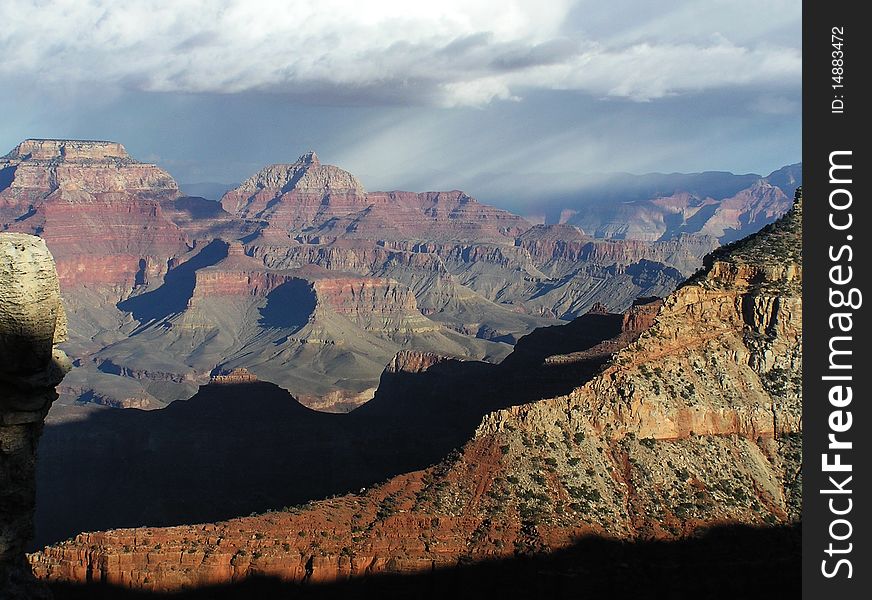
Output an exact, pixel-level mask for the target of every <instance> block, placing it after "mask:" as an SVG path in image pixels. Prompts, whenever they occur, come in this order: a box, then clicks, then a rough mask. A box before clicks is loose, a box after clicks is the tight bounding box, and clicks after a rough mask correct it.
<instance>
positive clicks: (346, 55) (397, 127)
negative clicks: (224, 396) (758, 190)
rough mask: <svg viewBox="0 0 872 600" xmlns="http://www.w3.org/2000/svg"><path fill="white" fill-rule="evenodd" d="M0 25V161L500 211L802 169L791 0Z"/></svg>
mask: <svg viewBox="0 0 872 600" xmlns="http://www.w3.org/2000/svg"><path fill="white" fill-rule="evenodd" d="M0 23H2V24H3V26H2V27H0V77H2V78H3V82H4V86H3V92H4V93H2V94H0V148H2V151H5V150H6V149H11V148H12V147H13V146H14V145H15V144H16V143H18V142H19V141H20V140H21V139H24V138H27V137H74V138H92V139H111V140H116V141H120V142H122V143H124V144H125V145H126V146H127V148H128V150H130V152H131V153H132V154H133V155H134V156H135V157H136V158H139V159H141V160H148V161H152V162H157V163H158V164H160V165H161V166H163V167H165V168H166V169H168V170H169V171H170V172H171V173H172V174H173V175H174V176H175V177H176V179H177V180H179V181H181V182H202V181H215V182H236V181H240V180H242V179H244V178H245V177H247V176H248V175H249V174H251V173H252V172H253V171H256V170H257V169H258V168H260V167H262V166H263V165H264V164H268V163H273V162H291V161H293V159H295V158H296V157H297V156H298V155H299V154H301V153H303V152H305V151H306V150H309V149H314V150H316V151H317V152H318V153H319V155H320V156H321V159H322V161H324V162H329V163H333V164H338V165H340V166H342V167H344V168H347V169H348V170H350V171H352V172H353V173H355V174H356V175H357V176H358V177H360V179H361V180H362V181H363V183H364V185H365V186H366V187H367V188H368V189H372V190H375V189H385V188H391V189H395V188H404V189H414V190H424V189H445V188H462V189H465V190H466V191H468V192H470V193H471V194H473V195H475V196H477V197H479V198H480V199H482V200H487V201H490V202H495V203H504V204H516V203H517V202H521V201H524V200H525V199H531V198H534V197H535V196H537V195H540V194H549V193H554V192H566V191H567V190H569V191H571V190H572V189H573V188H575V187H577V186H582V185H584V182H585V181H586V179H587V178H588V177H589V174H591V173H598V172H611V171H626V172H633V173H645V172H652V171H659V172H674V171H684V172H690V171H701V170H729V171H734V172H743V173H747V172H755V173H764V174H765V173H768V172H769V171H771V170H774V169H776V168H778V167H780V166H782V165H784V164H788V163H792V162H797V161H798V160H799V158H800V146H801V97H800V91H801V48H800V37H801V35H800V29H801V2H799V0H792V1H787V0H785V1H782V0H706V1H699V0H687V1H682V0H674V1H671V0H662V1H658V2H651V1H649V0H608V1H606V2H604V1H603V0H575V1H572V0H529V1H528V0H497V1H490V0H488V1H485V0H440V1H439V2H429V1H421V2H417V1H411V0H379V1H370V2H363V1H360V0H357V1H355V0H316V1H312V0H307V1H296V0H261V1H259V2H252V1H251V0H125V1H124V2H121V1H117V0H116V1H112V0H55V1H50V0H18V1H17V2H3V3H0ZM2 151H0V153H2Z"/></svg>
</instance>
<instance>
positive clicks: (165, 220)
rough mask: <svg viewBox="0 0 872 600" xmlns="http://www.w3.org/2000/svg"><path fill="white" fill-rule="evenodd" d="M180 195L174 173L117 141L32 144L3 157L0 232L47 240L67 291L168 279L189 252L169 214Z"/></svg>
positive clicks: (127, 286) (38, 141)
mask: <svg viewBox="0 0 872 600" xmlns="http://www.w3.org/2000/svg"><path fill="white" fill-rule="evenodd" d="M180 196H181V193H180V192H179V188H178V185H177V184H176V182H175V180H173V178H172V177H171V176H170V174H169V173H167V172H166V171H164V170H163V169H160V168H159V167H157V166H155V165H152V164H148V163H141V162H138V161H136V160H134V159H133V158H131V157H130V155H129V154H128V153H127V150H125V148H124V146H122V145H121V144H119V143H117V142H109V141H89V140H41V139H28V140H24V141H23V142H21V143H20V144H18V146H16V147H15V148H14V149H13V150H12V151H11V152H9V153H8V154H7V155H6V156H5V157H3V158H2V159H0V230H6V231H17V232H22V233H29V234H35V235H39V236H40V237H41V238H43V239H45V240H46V243H47V244H48V246H49V248H51V251H52V253H53V254H54V257H55V260H56V261H57V269H58V273H59V275H60V278H61V285H62V286H63V287H64V289H68V288H69V286H70V285H73V284H78V283H84V282H89V283H98V284H101V285H103V284H106V285H109V286H118V287H119V288H120V289H124V290H127V289H130V288H131V287H132V286H133V285H135V283H136V282H137V281H139V282H140V283H142V282H145V281H147V280H148V279H151V278H156V277H159V276H160V275H162V273H163V272H164V271H165V269H166V264H167V261H168V259H170V258H172V257H175V256H178V255H180V254H182V253H184V252H185V251H187V249H188V246H187V236H186V234H185V232H183V231H182V230H181V229H180V228H179V226H178V225H176V224H175V223H174V222H173V221H172V220H171V218H170V217H169V216H167V215H165V214H164V207H165V206H168V207H171V206H172V204H173V202H175V200H176V199H178V198H179V197H180ZM143 265H147V266H148V269H149V271H148V272H147V273H146V272H141V271H142V269H143ZM125 293H126V292H125Z"/></svg>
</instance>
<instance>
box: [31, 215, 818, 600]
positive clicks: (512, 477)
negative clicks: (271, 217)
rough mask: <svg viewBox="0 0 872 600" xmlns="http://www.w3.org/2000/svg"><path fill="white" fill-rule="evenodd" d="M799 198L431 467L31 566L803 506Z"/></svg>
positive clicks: (492, 536) (153, 575) (275, 563)
mask: <svg viewBox="0 0 872 600" xmlns="http://www.w3.org/2000/svg"><path fill="white" fill-rule="evenodd" d="M800 212H801V207H800V206H798V205H797V206H795V207H794V209H793V210H792V211H791V212H790V213H789V214H788V215H787V216H786V217H784V218H783V219H781V220H780V221H778V222H777V223H776V224H774V225H772V226H769V227H768V228H766V229H764V230H763V231H762V232H761V233H760V234H759V235H757V236H754V237H752V238H750V239H747V240H743V241H741V242H739V243H737V244H734V245H732V246H730V247H728V248H726V249H725V250H723V251H722V252H718V253H715V254H714V255H712V256H711V257H710V258H709V259H707V262H706V268H705V270H704V271H702V272H701V273H699V274H698V275H697V276H696V277H694V278H692V279H691V280H689V281H688V282H687V283H686V284H685V285H683V286H682V287H681V288H680V289H679V290H677V291H676V292H675V293H673V294H670V295H669V296H668V297H667V298H666V299H665V301H664V302H663V303H662V305H659V304H656V303H655V304H653V305H650V304H649V303H643V304H640V305H639V308H638V309H637V310H636V311H635V314H628V315H624V316H622V315H609V314H607V313H595V314H593V315H591V316H590V317H589V318H588V319H587V321H586V322H587V323H589V324H590V325H591V326H597V327H601V328H603V331H609V330H611V331H614V334H613V335H615V338H614V339H615V340H618V339H623V342H622V343H617V341H616V342H615V343H616V344H617V345H616V347H615V348H612V350H611V351H609V350H608V345H607V344H606V342H602V343H600V345H599V346H590V344H587V346H588V355H587V361H586V362H587V364H589V365H592V366H596V365H599V364H603V361H604V366H603V367H602V368H601V369H600V370H599V371H598V372H596V374H594V375H591V374H590V372H589V371H584V370H579V371H577V372H576V373H577V376H578V377H579V384H578V385H577V386H576V387H574V389H572V390H571V391H569V392H568V393H561V394H556V395H553V396H551V397H548V398H545V399H543V400H539V401H536V402H527V403H523V404H520V405H517V406H513V407H510V408H506V409H503V410H498V411H495V412H492V413H490V414H488V415H487V416H485V417H484V419H483V420H482V421H481V424H480V425H479V427H478V428H477V430H476V433H475V435H474V437H473V438H472V439H471V440H470V441H469V442H468V443H467V444H466V445H465V446H464V447H463V449H462V451H460V452H456V453H453V454H451V455H450V456H448V457H447V458H446V459H445V460H444V461H442V462H441V463H440V464H438V465H436V466H434V467H432V468H429V469H426V470H423V471H417V472H413V473H410V474H408V475H404V476H399V477H395V478H393V479H391V480H390V481H388V482H387V483H385V484H383V485H380V486H376V487H375V488H372V489H370V490H368V491H362V492H361V493H360V494H357V495H349V496H344V497H341V498H335V499H331V500H324V501H321V502H316V503H312V504H309V505H307V506H304V507H300V508H295V509H286V510H284V511H280V512H275V513H269V514H265V515H261V516H257V517H249V518H242V519H235V520H232V521H226V522H221V523H216V524H211V525H199V526H185V527H174V528H167V529H158V528H139V529H126V530H114V531H109V532H104V533H89V534H82V535H80V536H78V537H76V538H75V539H73V540H71V541H68V542H65V543H62V544H60V545H57V546H54V547H50V548H47V549H46V550H44V551H42V552H40V553H37V554H35V555H33V556H32V557H31V563H32V565H33V567H34V571H35V572H36V573H37V574H38V576H40V577H42V578H45V579H49V580H61V581H89V580H92V579H93V580H103V581H108V582H112V583H116V584H118V585H122V586H130V587H134V588H141V589H158V590H171V589H180V588H185V587H191V586H198V585H203V584H207V583H215V582H226V581H238V580H240V579H243V578H246V577H250V576H252V575H255V574H259V575H273V576H276V577H279V578H282V579H286V580H290V581H298V582H303V581H305V582H317V581H327V580H332V579H336V578H347V577H354V576H360V575H367V574H372V573H380V572H394V573H404V572H412V571H415V572H428V571H430V570H432V569H434V568H438V567H445V566H453V565H458V564H462V563H464V562H468V561H476V560H481V559H485V558H493V557H506V556H512V555H518V554H528V553H542V552H548V551H551V550H555V549H559V548H564V547H567V546H569V545H571V544H572V543H573V542H574V541H575V540H577V539H578V538H579V537H580V536H585V535H598V536H604V537H609V538H618V539H623V540H639V539H652V538H653V539H677V538H682V537H685V536H688V535H690V534H692V533H693V532H695V531H697V530H699V529H700V528H705V527H708V526H711V525H715V524H729V523H733V524H735V523H743V524H751V525H756V526H761V527H766V526H773V525H777V524H785V523H793V522H796V521H797V520H798V519H799V518H800V493H801V472H800V463H801V395H800V394H801V388H800V370H799V369H800V360H801V328H802V325H801V310H800V309H801V297H800V293H799V286H800V283H801V268H800V256H801V254H800V252H801V251H800V237H801V236H800V220H801V214H800ZM597 324H598V325H597ZM566 327H569V326H566ZM561 331H565V333H560V332H559V331H555V332H554V333H555V334H560V335H558V336H557V337H555V336H553V335H546V334H547V333H548V332H543V333H542V334H540V335H538V336H535V337H536V338H537V339H538V340H539V343H535V342H536V339H533V340H532V341H531V342H530V343H527V344H519V348H518V350H517V351H516V353H517V352H522V350H523V352H522V354H520V355H519V358H518V360H517V361H515V362H514V363H513V364H512V368H513V369H514V370H515V371H518V372H519V373H523V375H524V377H525V378H528V377H529V376H530V375H532V374H535V373H539V374H540V375H538V376H540V377H545V373H547V372H548V371H549V370H551V369H555V370H556V369H566V368H567V366H568V365H567V364H565V363H562V362H559V361H558V362H556V363H552V364H549V361H548V360H547V356H548V355H547V351H546V352H545V353H544V354H543V350H542V348H541V341H542V340H547V339H552V340H555V341H556V342H558V343H557V344H556V345H555V346H554V348H553V351H554V353H555V354H565V353H566V352H565V351H566V350H571V349H572V345H571V344H569V343H568V342H571V341H572V339H573V338H574V336H575V335H577V334H572V333H571V331H572V330H570V329H563V330H561ZM628 334H632V335H629V337H627V336H628ZM621 336H624V337H623V338H621ZM522 346H523V347H524V348H526V349H524V348H522ZM597 348H599V349H600V350H599V351H597ZM543 356H544V358H543ZM506 362H507V363H508V362H509V361H508V360H507V361H506ZM406 364H408V365H409V368H410V369H411V372H409V373H406V374H405V375H404V379H403V381H404V382H405V383H403V385H402V386H400V387H397V386H394V389H399V390H402V389H406V390H415V389H416V388H415V386H414V380H410V379H409V377H414V376H415V372H418V371H422V370H423V372H422V373H421V374H420V375H419V376H426V375H427V374H428V373H429V372H430V371H431V370H433V369H438V370H439V372H440V377H442V378H445V377H447V376H448V373H450V371H449V369H451V368H452V366H451V364H450V363H441V362H439V361H438V360H432V359H431V358H429V357H427V356H426V355H420V356H412V355H410V356H404V357H400V358H398V359H397V365H396V366H395V367H394V370H396V371H404V367H403V365H406ZM571 364H573V363H571ZM571 364H570V365H569V366H571ZM574 364H578V365H584V364H586V363H585V361H584V360H581V361H578V362H577V363H574ZM454 368H458V367H454ZM507 368H508V366H507ZM522 368H523V369H525V370H523V371H522ZM527 369H529V370H527ZM494 372H495V373H502V372H500V371H499V370H497V371H494ZM555 372H557V371H555ZM562 372H563V373H564V375H563V376H564V377H566V375H567V374H571V373H573V371H562ZM584 373H587V374H584ZM500 377H505V374H501V375H500ZM478 378H479V379H481V380H482V385H483V386H484V388H485V389H487V386H488V385H489V384H488V383H487V380H486V375H484V374H480V375H478ZM543 381H545V379H543ZM492 385H494V388H493V389H499V386H498V385H497V384H496V383H494V384H492ZM421 392H423V389H421ZM378 398H379V396H378V395H377V396H376V401H378ZM366 408H369V407H368V406H367V407H366Z"/></svg>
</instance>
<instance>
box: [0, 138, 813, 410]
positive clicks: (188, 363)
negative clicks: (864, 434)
mask: <svg viewBox="0 0 872 600" xmlns="http://www.w3.org/2000/svg"><path fill="white" fill-rule="evenodd" d="M794 171H795V169H793V170H791V169H785V170H783V173H781V174H780V175H779V176H778V177H776V178H775V179H777V181H779V182H788V181H791V180H792V179H791V178H793V179H795V175H796V173H794ZM734 178H735V177H734ZM716 179H717V180H718V181H721V180H722V179H724V178H723V177H720V176H719V177H717V178H716ZM727 179H730V178H726V179H724V181H726V180H727ZM740 179H741V178H740ZM719 185H720V184H719ZM724 185H726V184H724ZM731 185H735V182H734V183H733V184H731ZM755 186H756V187H755ZM713 193H714V192H713ZM717 195H718V194H715V196H717ZM646 202H647V201H646ZM646 202H642V203H640V204H639V206H642V207H643V208H644V209H645V210H644V211H642V212H643V213H644V214H645V215H646V216H645V219H646V220H642V219H639V218H636V217H634V216H633V215H634V214H635V215H636V216H638V214H641V213H639V212H638V211H636V212H635V213H634V212H633V211H630V212H628V213H627V214H628V215H629V217H632V218H633V219H636V220H635V221H633V220H632V219H630V220H628V221H627V222H626V223H623V224H621V225H620V226H619V227H615V226H614V216H612V217H610V218H612V221H609V223H611V225H608V224H607V225H605V226H603V227H601V229H604V230H605V231H606V232H607V233H609V232H610V235H612V237H625V238H631V237H632V236H631V235H628V234H629V233H632V231H636V230H638V231H645V232H647V233H646V236H647V238H646V239H643V240H636V239H621V240H616V239H610V240H605V239H598V238H596V237H595V236H594V235H593V234H595V233H596V231H592V230H588V229H587V228H586V227H583V226H582V227H572V226H568V225H544V226H535V227H534V226H533V225H532V224H531V223H530V222H528V221H526V220H525V219H523V218H522V217H520V216H518V215H515V214H513V213H511V212H509V211H506V210H501V209H499V208H495V207H493V206H489V205H487V204H483V203H480V202H478V201H476V200H475V199H474V198H473V197H472V196H470V195H469V194H467V193H465V192H462V191H459V190H451V191H432V192H422V193H416V192H406V191H388V192H367V191H366V190H365V189H364V188H363V186H362V184H361V183H360V181H359V180H358V179H357V178H356V177H355V176H354V175H352V174H351V173H349V172H347V171H345V170H343V169H341V168H339V167H336V166H333V165H327V164H323V163H322V162H321V161H320V159H319V158H318V156H317V155H316V154H315V153H314V152H310V153H307V154H305V155H303V156H301V157H300V158H299V159H298V160H297V161H294V162H291V163H281V164H275V165H270V166H267V167H264V168H263V169H261V170H260V171H259V172H257V173H255V174H253V175H252V176H251V177H249V178H248V179H247V180H246V181H244V182H243V183H242V184H240V185H239V186H236V187H235V188H234V189H232V190H228V191H227V192H226V193H224V195H223V196H222V199H221V203H220V204H218V203H216V202H212V201H209V200H205V199H203V198H200V197H195V196H186V195H184V193H183V192H182V191H181V190H180V189H179V186H178V185H177V184H176V182H175V181H174V180H173V179H172V177H171V176H170V175H169V174H168V173H167V172H166V171H164V170H163V169H160V168H159V167H156V166H155V165H150V164H147V163H141V162H139V161H136V160H135V159H133V158H132V157H130V156H129V154H128V153H127V151H126V150H125V149H124V147H123V146H122V145H121V144H118V143H116V142H105V141H86V140H25V141H24V142H22V143H21V144H20V145H19V146H18V147H16V149H14V150H13V151H12V152H10V153H9V154H7V155H6V156H4V157H3V158H2V159H0V226H2V228H3V230H8V231H22V232H27V233H35V234H38V235H41V236H43V237H44V238H45V240H46V242H47V244H48V246H49V248H50V250H51V251H52V252H53V253H54V256H55V258H56V262H57V267H58V273H59V276H60V280H61V286H62V289H63V291H64V297H65V300H66V302H67V304H68V305H69V307H70V310H69V311H68V312H69V313H70V332H71V333H70V341H69V342H68V352H69V353H70V354H71V355H72V356H74V357H75V358H77V361H76V367H77V368H76V369H74V370H73V372H72V373H71V374H70V375H69V376H68V378H67V380H66V382H65V383H64V387H63V388H62V390H61V391H62V397H63V398H64V401H66V402H72V401H89V402H97V403H102V404H106V405H109V406H117V407H138V408H155V407H159V406H163V405H164V404H165V403H167V402H170V401H173V400H177V399H182V398H186V397H188V396H190V395H191V394H193V393H194V391H195V390H196V388H197V385H198V384H200V383H204V382H206V381H208V378H209V375H210V373H212V372H213V371H214V370H216V369H219V370H220V369H225V368H235V367H246V368H249V369H252V370H253V372H254V373H255V375H258V376H260V377H261V378H263V379H267V380H272V381H276V382H277V383H280V384H281V385H284V386H286V387H287V388H288V389H290V390H292V391H293V392H294V393H295V394H296V395H297V396H298V397H299V398H301V399H303V400H304V401H306V402H311V403H313V405H316V404H317V405H318V406H320V407H322V408H330V407H329V405H325V404H324V401H323V399H324V398H327V397H328V396H329V397H335V398H336V402H337V406H342V407H343V409H344V410H347V409H348V407H349V405H348V403H347V401H346V399H347V398H354V399H355V402H362V401H363V400H365V398H367V397H368V396H367V394H371V390H372V389H373V388H374V386H375V384H376V382H377V379H378V376H379V374H380V373H381V371H382V369H383V367H384V365H385V364H386V363H387V361H389V360H390V359H391V357H392V356H393V355H394V354H395V353H396V352H397V351H398V350H400V349H402V348H410V349H416V350H420V351H437V350H441V351H442V352H444V353H447V354H454V355H456V356H459V357H464V358H476V359H487V360H492V361H497V360H500V359H501V358H502V357H503V356H505V355H506V354H507V353H508V352H509V351H510V346H511V344H513V343H514V342H515V341H516V340H517V339H519V338H520V337H521V336H523V335H524V334H526V333H529V332H530V331H532V330H533V329H535V328H536V327H541V326H544V325H549V324H554V323H556V322H557V320H558V319H572V318H574V317H576V316H579V315H581V314H584V313H585V312H587V310H589V309H590V308H591V307H592V306H593V305H595V304H597V303H603V304H605V305H607V306H608V307H609V308H611V309H613V310H624V309H626V308H627V307H629V306H630V304H631V303H632V302H633V300H634V299H635V298H636V297H637V296H654V295H658V296H664V295H666V294H668V293H669V292H670V291H671V290H672V289H674V288H675V286H676V285H678V283H680V282H681V280H682V279H683V278H684V277H686V276H687V275H690V274H691V273H693V272H694V271H696V270H697V269H698V268H699V267H700V266H701V264H702V257H703V256H704V255H705V254H706V253H708V252H709V251H711V250H712V249H714V248H715V247H716V246H717V245H718V243H719V242H718V238H720V239H722V240H723V239H726V238H725V236H728V235H733V234H734V233H735V234H738V233H740V232H743V231H746V230H753V229H755V228H758V227H760V226H762V225H763V224H765V223H766V222H767V221H768V220H769V219H770V218H774V216H773V215H774V214H775V213H776V212H777V211H778V210H780V209H781V207H782V204H783V198H782V195H781V192H779V191H778V188H775V187H773V186H772V185H770V184H768V183H760V182H759V181H758V182H757V183H755V184H754V185H752V186H751V187H750V188H747V189H745V190H744V191H740V192H738V193H736V194H734V197H733V198H732V199H727V200H720V201H718V200H710V199H708V197H707V198H706V199H703V200H699V199H697V198H696V197H695V196H693V195H692V194H690V193H689V192H688V193H684V194H683V195H681V194H679V195H676V196H675V197H674V198H661V199H658V200H656V201H654V202H653V203H652V202H647V203H646ZM652 207H653V208H652ZM603 214H605V213H603ZM651 215H653V216H651ZM664 215H666V216H668V218H666V216H664ZM593 216H595V215H593ZM606 216H608V215H606ZM576 218H580V217H579V215H576ZM652 223H653V226H654V230H655V233H654V234H651V233H650V229H651V224H652ZM661 227H664V229H663V231H662V232H659V229H658V228H661ZM621 228H623V229H621ZM594 229H596V227H594ZM618 234H620V235H618ZM648 238H654V239H656V240H657V241H651V239H648ZM228 248H232V249H233V253H234V255H233V260H227V259H228V256H227V249H228ZM243 259H244V262H245V265H244V268H241V267H240V264H241V262H240V261H243ZM358 279H359V280H360V281H359V282H358V283H360V284H361V285H363V287H362V288H359V287H357V284H355V283H354V280H358ZM292 280H293V281H298V282H307V283H299V285H300V286H302V287H301V289H302V288H306V287H307V286H311V289H312V290H314V292H313V293H315V294H316V296H317V298H318V300H317V301H316V302H315V303H314V304H313V307H315V306H317V307H320V308H319V310H314V308H313V312H310V313H309V314H308V315H297V314H296V313H295V314H293V315H289V316H286V317H282V316H281V315H279V317H278V318H272V319H264V318H263V317H262V315H263V314H264V312H265V311H266V313H268V314H273V315H275V312H276V310H277V308H276V307H281V306H282V300H281V299H282V298H286V296H285V295H283V294H290V292H291V291H292V290H291V289H290V288H291V287H293V286H294V285H297V284H291V283H290V282H291V281H292ZM328 280H329V281H328ZM266 281H271V282H285V283H284V284H283V285H285V287H281V286H278V287H275V286H274V287H275V289H273V287H269V286H266V287H265V286H264V285H262V284H261V283H259V282H266ZM363 282H367V283H366V284H365V285H364V284H363ZM279 288H281V289H279ZM294 289H296V288H294ZM358 289H362V290H365V294H364V296H362V297H361V296H359V295H357V292H356V290H358ZM228 290H235V291H233V293H232V294H228V293H225V292H227V291H228ZM343 290H355V292H354V303H353V306H354V308H353V309H351V308H348V306H351V305H348V306H346V307H344V308H343V307H342V306H340V305H339V304H336V303H335V302H331V299H333V298H334V297H335V294H337V293H338V294H339V297H341V298H345V297H346V296H345V291H343ZM350 293H351V292H349V294H350ZM287 297H294V296H293V294H291V295H290V296H287ZM348 297H350V296H348ZM342 302H345V300H344V299H343V300H342ZM397 302H399V304H400V306H401V307H405V308H404V309H403V310H405V311H406V314H404V315H403V316H400V315H399V313H397V314H391V310H390V307H391V306H392V305H393V304H395V303H397ZM364 303H365V304H364ZM278 310H279V312H280V310H281V309H278ZM287 310H290V309H287ZM337 310H338V312H337ZM331 311H332V312H331ZM343 311H346V312H343ZM347 311H350V312H347ZM366 313H370V314H371V315H384V318H383V319H381V321H379V319H380V317H379V318H371V319H365V318H363V315H364V314H366ZM291 316H292V317H293V318H290V317H291ZM349 317H353V318H349ZM298 318H299V319H303V321H305V323H306V324H305V325H304V326H302V327H303V328H302V329H300V327H301V324H300V323H298ZM397 319H400V320H401V321H404V322H407V323H411V322H413V321H415V322H418V321H420V322H421V323H424V325H421V326H420V327H418V326H412V327H406V326H402V327H399V328H397V327H396V323H397V322H398V321H397ZM377 322H378V326H376V325H377ZM425 330H426V331H425ZM440 346H441V347H440ZM337 393H338V396H337V395H336V394H337ZM331 395H332V396H331Z"/></svg>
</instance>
